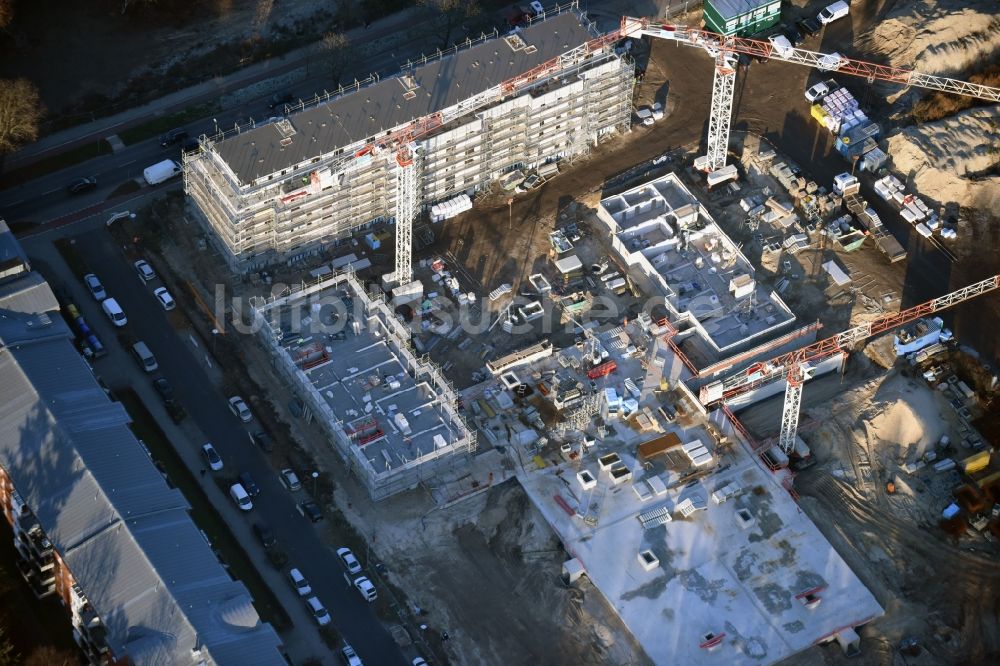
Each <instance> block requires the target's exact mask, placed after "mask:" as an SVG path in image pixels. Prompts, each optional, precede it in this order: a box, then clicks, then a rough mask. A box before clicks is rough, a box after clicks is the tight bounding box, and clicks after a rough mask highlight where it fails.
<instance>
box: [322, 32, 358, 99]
mask: <svg viewBox="0 0 1000 666" xmlns="http://www.w3.org/2000/svg"><path fill="white" fill-rule="evenodd" d="M322 46H323V56H322V57H323V65H324V68H325V69H326V71H327V73H328V74H329V75H330V78H331V80H332V81H333V85H335V86H336V85H337V84H338V83H340V79H341V78H343V76H344V73H345V70H346V69H347V67H348V66H349V65H351V64H352V63H353V61H354V54H353V53H352V51H351V39H350V37H348V36H347V35H346V34H344V33H342V32H328V33H326V34H325V35H323V41H322Z"/></svg>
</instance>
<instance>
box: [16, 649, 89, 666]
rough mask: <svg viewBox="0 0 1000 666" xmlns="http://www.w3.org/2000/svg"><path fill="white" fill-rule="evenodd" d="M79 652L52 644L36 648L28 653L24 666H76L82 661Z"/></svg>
mask: <svg viewBox="0 0 1000 666" xmlns="http://www.w3.org/2000/svg"><path fill="white" fill-rule="evenodd" d="M76 655H77V653H76V652H73V651H72V650H61V649H59V648H57V647H52V646H51V645H43V646H42V647H38V648H35V649H34V650H32V651H31V653H29V654H28V656H27V657H26V658H25V660H24V662H23V666H76V664H79V663H80V660H79V658H78V657H77V656H76Z"/></svg>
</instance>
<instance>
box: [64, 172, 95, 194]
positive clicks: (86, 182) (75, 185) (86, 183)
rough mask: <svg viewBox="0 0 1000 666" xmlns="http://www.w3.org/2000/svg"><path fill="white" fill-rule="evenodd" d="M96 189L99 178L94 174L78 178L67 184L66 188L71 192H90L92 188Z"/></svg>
mask: <svg viewBox="0 0 1000 666" xmlns="http://www.w3.org/2000/svg"><path fill="white" fill-rule="evenodd" d="M96 189H97V179H96V178H94V177H93V176H88V177H87V178H77V179H76V180H74V181H73V182H72V183H70V184H69V185H67V186H66V190H67V191H68V192H69V193H70V194H83V193H84V192H90V191H91V190H96Z"/></svg>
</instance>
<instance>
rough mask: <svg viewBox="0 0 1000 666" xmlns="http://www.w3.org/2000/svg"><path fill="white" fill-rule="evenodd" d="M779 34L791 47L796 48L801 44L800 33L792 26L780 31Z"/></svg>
mask: <svg viewBox="0 0 1000 666" xmlns="http://www.w3.org/2000/svg"><path fill="white" fill-rule="evenodd" d="M781 34H783V35H784V36H785V38H786V39H788V41H789V42H791V44H792V46H798V45H799V44H801V43H802V39H803V37H802V33H801V32H799V31H798V30H796V29H795V28H794V27H793V26H788V27H786V28H785V29H783V30H782V31H781Z"/></svg>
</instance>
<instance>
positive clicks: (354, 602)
mask: <svg viewBox="0 0 1000 666" xmlns="http://www.w3.org/2000/svg"><path fill="white" fill-rule="evenodd" d="M76 248H77V251H78V253H79V254H80V256H81V257H82V258H83V259H84V261H85V262H86V263H87V265H88V266H90V267H92V269H93V267H98V268H96V270H95V273H96V274H97V276H98V277H99V278H100V280H101V282H102V283H103V284H104V285H105V287H106V288H107V290H108V294H109V296H112V297H114V298H115V299H116V300H117V301H118V302H119V304H121V306H122V309H123V310H124V311H125V314H126V316H127V317H128V324H127V326H125V327H124V329H119V330H122V331H124V332H125V333H126V334H127V335H130V336H132V337H135V338H137V339H140V340H143V341H144V342H145V343H146V344H147V345H148V346H149V348H150V350H152V352H153V354H154V355H155V356H156V359H157V362H158V364H159V366H160V368H159V370H158V371H157V372H156V373H153V375H152V376H157V375H158V376H163V377H165V378H166V379H167V381H168V382H170V384H171V386H173V387H174V390H175V392H176V393H177V396H178V399H179V401H180V402H181V404H182V405H183V406H184V408H185V409H186V410H187V412H188V415H189V418H191V419H193V420H194V421H195V423H196V424H197V425H198V427H199V428H200V429H201V431H202V432H203V433H204V434H205V436H206V437H207V438H208V441H210V442H212V444H213V445H214V446H215V448H216V449H217V450H218V452H219V454H220V455H221V456H222V459H223V463H224V465H225V467H224V469H223V470H222V471H221V472H217V473H212V474H219V475H235V474H237V473H238V472H242V471H247V472H250V474H251V476H253V478H254V480H255V481H256V482H257V485H258V486H260V489H261V493H260V495H259V497H257V498H255V499H254V508H253V510H252V511H251V512H249V513H248V514H247V515H245V516H241V517H242V518H243V519H244V520H246V521H248V523H254V522H260V523H264V524H266V525H268V526H269V527H271V528H272V529H273V530H274V532H275V534H276V536H277V538H278V541H279V543H280V544H281V547H282V548H283V549H284V550H285V551H286V552H287V553H288V555H289V558H290V559H289V566H295V567H298V568H299V569H300V570H301V571H302V573H303V574H304V575H305V576H306V578H307V579H308V580H309V582H310V584H311V585H312V588H313V592H314V593H315V594H316V595H317V596H318V597H319V598H320V600H321V601H322V602H323V604H324V605H325V606H326V607H327V609H328V610H329V611H330V615H331V616H332V617H333V624H334V626H335V627H336V628H337V630H338V631H339V632H340V633H341V634H342V635H343V636H344V638H345V639H346V640H347V641H348V642H349V643H350V644H351V645H353V646H354V648H355V649H356V650H357V652H358V654H359V655H360V656H361V658H362V659H364V660H365V662H366V663H372V664H401V663H405V660H404V658H403V654H402V653H401V652H400V650H399V648H398V646H397V645H396V643H395V642H394V641H393V639H392V638H391V636H390V635H389V633H388V631H387V630H386V629H385V627H384V626H383V624H382V622H381V620H379V619H378V617H377V616H376V615H375V613H374V611H373V609H372V607H371V606H370V605H369V604H368V603H367V602H366V601H364V600H362V598H361V596H360V594H358V592H357V591H356V590H355V589H354V588H353V587H349V584H348V580H347V578H346V572H345V570H344V568H343V567H342V566H341V565H340V562H339V559H337V558H336V555H335V554H334V553H333V552H331V549H330V548H328V547H327V546H326V545H325V544H324V543H323V541H322V540H321V538H320V537H319V535H318V534H317V532H316V531H315V530H314V529H313V525H312V523H310V522H309V521H308V520H306V519H305V518H304V517H303V516H302V515H300V514H299V512H298V510H297V508H296V503H297V502H301V501H304V500H306V499H309V496H308V494H307V492H306V490H305V489H304V490H301V491H299V492H297V493H294V494H293V493H289V492H288V491H287V490H286V489H285V488H284V486H282V485H281V483H280V481H279V480H278V476H277V475H276V473H275V471H274V470H273V469H272V468H271V467H270V465H269V463H268V461H267V460H266V459H265V458H264V456H263V455H262V454H261V453H260V451H259V450H258V449H256V448H255V447H253V446H252V445H251V444H250V441H249V437H248V432H247V429H246V428H245V427H244V425H243V424H242V423H241V422H240V421H239V420H238V419H237V418H236V417H235V416H233V415H232V414H231V413H230V411H229V409H228V406H227V404H226V398H227V396H223V395H222V394H220V393H219V392H218V391H217V390H216V389H215V387H214V385H213V383H212V381H211V380H210V378H209V377H208V375H207V374H206V372H205V370H204V368H203V367H202V365H201V364H200V362H199V360H198V359H196V358H195V356H194V354H193V353H192V349H193V347H192V346H191V344H190V342H188V341H187V340H186V339H182V338H181V337H180V336H179V335H178V334H177V333H176V332H175V331H174V329H173V328H171V326H170V325H169V323H168V321H167V317H166V313H165V312H164V311H163V309H162V308H161V307H160V306H159V304H158V302H157V301H156V299H155V298H154V296H153V289H155V288H156V287H158V286H162V285H161V283H160V281H159V280H154V281H152V282H149V283H143V282H142V281H141V280H140V279H139V277H138V275H137V274H136V272H135V270H134V269H133V267H132V259H130V258H129V259H127V258H126V257H125V255H124V253H123V251H122V249H121V248H120V246H118V245H116V244H115V243H113V242H112V241H111V238H110V236H109V235H108V234H107V232H106V231H104V230H98V231H91V232H87V233H85V234H82V235H81V236H78V237H77V239H76ZM175 297H177V298H183V297H184V295H183V294H175ZM79 305H80V307H82V308H83V311H84V313H85V315H86V317H87V318H88V320H91V321H97V320H101V321H102V323H104V324H107V320H106V318H104V315H103V312H101V310H100V307H99V306H98V305H97V303H96V302H95V301H93V300H92V299H91V300H89V301H86V302H83V303H80V304H79ZM102 329H103V330H104V331H110V325H109V324H108V325H106V326H103V327H102ZM102 339H103V341H104V343H105V345H113V344H115V342H114V334H113V333H105V334H104V336H103V338H102ZM106 360H110V359H101V360H98V361H97V362H96V369H97V371H98V372H100V369H101V364H102V362H105V361H106ZM119 362H120V361H119ZM249 426H250V427H251V428H252V427H253V426H254V423H251V424H249ZM202 444H204V442H203V441H174V442H173V445H174V446H175V447H177V448H182V447H185V448H188V449H189V450H191V451H196V452H198V451H200V449H201V446H202ZM205 467H206V468H207V465H205ZM210 473H211V472H210ZM304 486H305V488H308V482H304ZM243 545H244V547H246V548H261V546H260V545H259V544H257V543H256V542H253V543H244V544H243Z"/></svg>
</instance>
